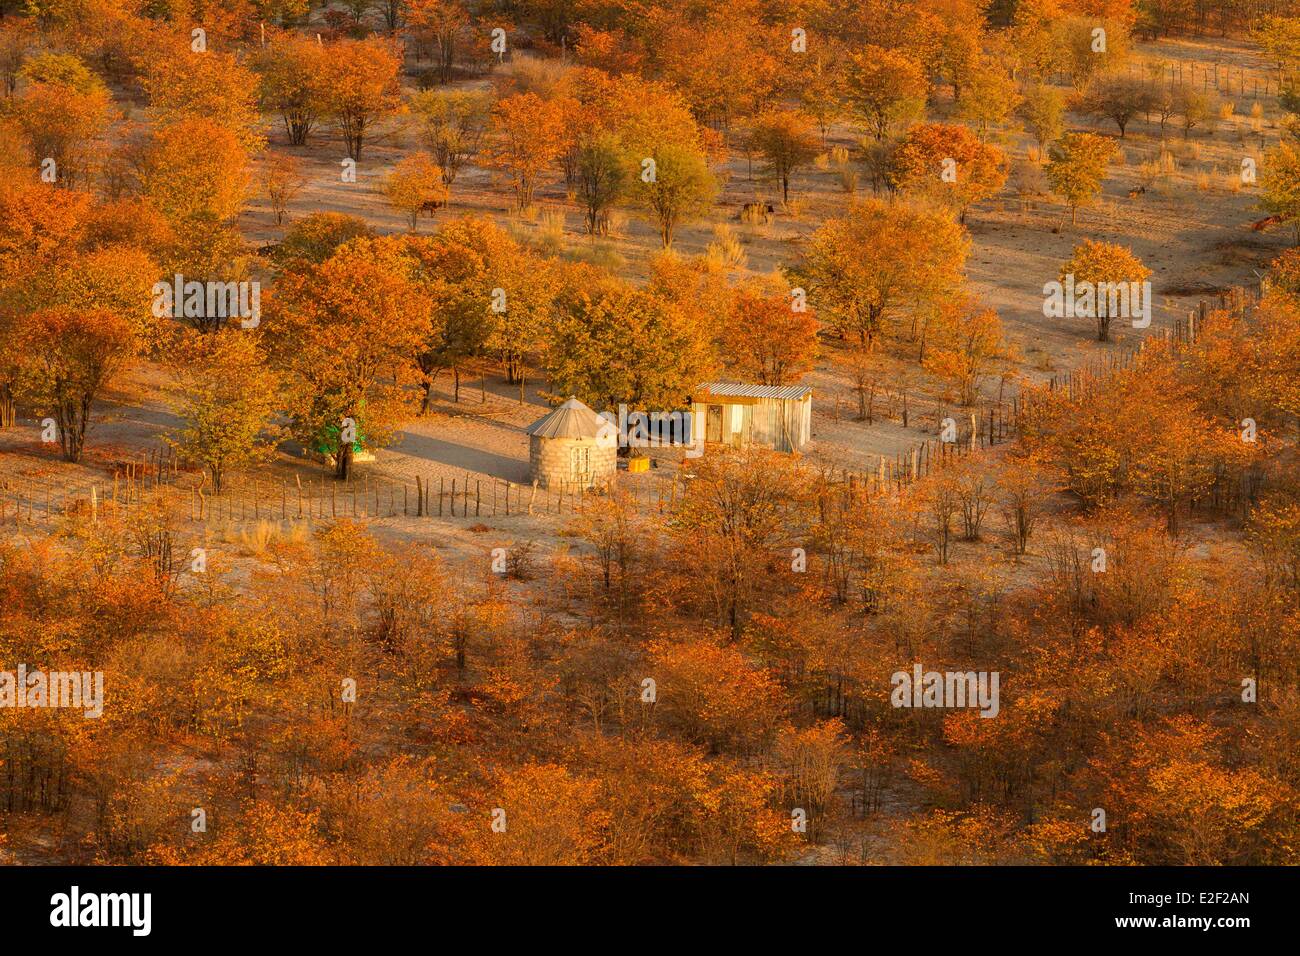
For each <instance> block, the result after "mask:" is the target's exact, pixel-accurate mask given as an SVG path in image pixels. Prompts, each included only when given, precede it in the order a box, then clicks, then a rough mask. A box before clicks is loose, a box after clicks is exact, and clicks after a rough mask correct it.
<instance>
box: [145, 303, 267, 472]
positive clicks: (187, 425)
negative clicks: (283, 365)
mask: <svg viewBox="0 0 1300 956" xmlns="http://www.w3.org/2000/svg"><path fill="white" fill-rule="evenodd" d="M186 346H187V347H186V349H185V359H184V361H183V362H182V363H181V364H179V365H178V366H177V367H176V369H175V375H176V378H177V381H178V383H179V384H180V386H181V391H180V394H181V396H182V398H181V401H180V403H179V404H178V407H177V409H176V414H177V416H178V417H179V418H180V420H181V423H182V424H181V428H180V429H178V430H177V432H176V435H175V437H174V438H172V439H171V442H172V444H173V447H175V448H176V450H177V451H178V452H180V453H181V454H182V455H184V456H185V458H186V459H187V460H189V461H194V462H198V463H200V464H201V465H202V466H203V467H204V468H205V469H206V470H207V474H208V477H209V478H210V479H211V481H212V485H211V487H212V492H213V493H214V494H221V491H222V486H223V484H224V482H225V479H226V476H227V474H229V473H230V472H232V471H236V470H238V469H239V468H242V467H245V466H247V465H250V464H253V463H255V462H257V461H261V460H263V459H265V458H266V457H267V456H268V455H269V453H270V452H271V451H272V450H273V448H274V444H273V443H272V442H271V441H270V440H269V436H272V435H274V429H273V428H272V427H270V426H271V420H272V418H273V417H274V415H275V413H276V411H277V405H278V402H279V380H278V377H277V376H276V374H275V372H274V371H273V370H272V369H271V368H270V367H269V366H268V365H267V363H266V359H265V355H264V353H263V352H262V349H261V348H260V346H259V343H258V336H257V335H256V334H255V333H251V332H248V331H245V330H242V329H240V330H229V331H226V332H223V333H220V334H217V335H210V336H200V337H198V339H197V340H195V339H192V340H190V341H189V342H187V343H186Z"/></svg>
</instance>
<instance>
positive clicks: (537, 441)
mask: <svg viewBox="0 0 1300 956" xmlns="http://www.w3.org/2000/svg"><path fill="white" fill-rule="evenodd" d="M526 431H527V432H528V436H529V438H528V464H529V477H531V478H532V480H533V481H535V482H537V484H538V485H540V486H541V487H543V488H555V489H563V490H569V491H576V490H578V489H579V488H592V487H595V486H598V485H604V484H607V483H608V482H609V481H610V480H611V479H612V478H613V477H614V475H615V473H616V472H617V470H618V430H617V429H616V428H615V427H614V425H613V424H612V423H610V422H609V421H607V420H606V419H604V418H601V417H600V416H599V415H597V414H596V413H595V412H593V411H592V410H591V409H590V408H588V407H587V406H586V405H584V404H583V403H582V402H580V401H578V400H577V399H576V398H570V399H569V400H568V401H567V402H565V403H564V404H563V405H560V406H559V407H558V408H555V409H553V410H552V411H551V412H550V413H548V414H547V415H545V416H543V417H542V418H540V419H538V420H537V421H535V422H533V423H532V424H531V425H529V426H528V428H527V429H526Z"/></svg>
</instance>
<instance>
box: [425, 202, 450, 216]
mask: <svg viewBox="0 0 1300 956" xmlns="http://www.w3.org/2000/svg"><path fill="white" fill-rule="evenodd" d="M445 205H447V201H446V200H445V199H430V200H429V201H428V202H427V203H425V204H424V205H423V206H421V207H420V212H427V213H428V214H429V218H430V219H432V218H433V212H434V210H435V209H441V208H442V207H443V206H445Z"/></svg>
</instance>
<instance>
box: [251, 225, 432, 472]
mask: <svg viewBox="0 0 1300 956" xmlns="http://www.w3.org/2000/svg"><path fill="white" fill-rule="evenodd" d="M429 322H430V306H429V303H428V300H427V299H426V298H424V297H423V296H421V295H420V292H419V290H418V288H417V287H416V286H415V284H414V281H413V275H412V269H411V266H410V264H409V263H408V262H407V261H406V260H405V258H404V257H403V255H402V252H401V249H400V246H399V245H398V244H397V241H396V240H383V239H356V240H353V241H352V242H349V243H346V244H345V245H343V246H342V247H340V248H339V249H338V250H337V251H336V252H335V253H334V254H333V255H332V256H330V257H329V258H328V259H326V260H325V261H324V262H321V263H320V264H319V265H311V266H308V267H306V268H305V269H303V270H301V271H298V272H293V273H290V274H288V275H286V276H283V277H282V278H281V280H280V282H279V283H278V284H277V288H276V296H275V300H274V309H273V310H272V314H271V315H270V316H268V333H269V334H270V335H271V336H272V356H273V359H274V361H275V363H276V364H277V366H278V367H279V368H280V369H281V370H282V371H283V373H284V375H285V380H286V385H287V386H288V391H287V395H288V401H289V411H290V416H291V422H292V426H291V427H292V430H293V433H294V436H295V437H296V438H297V439H298V440H299V441H300V442H301V443H302V444H303V445H304V447H306V448H309V449H312V450H315V451H319V452H321V453H323V454H326V455H329V456H332V457H333V459H334V465H335V471H336V474H337V475H338V477H339V478H344V479H345V478H347V477H348V475H349V473H350V471H351V467H352V458H353V453H354V451H355V449H356V447H358V445H359V444H361V442H362V441H364V443H365V444H366V445H368V446H370V447H377V446H380V445H382V444H384V443H385V442H386V441H388V440H389V439H390V437H391V435H392V432H393V429H394V427H395V425H396V424H397V422H398V421H400V418H401V415H402V413H403V407H404V402H403V397H402V392H401V388H400V383H399V382H398V381H397V380H395V379H394V377H393V372H394V370H395V369H396V370H400V369H402V368H408V367H409V363H410V361H411V356H413V355H415V354H416V352H417V350H418V348H419V346H420V344H421V343H422V342H423V341H424V339H425V336H426V328H427V326H428V324H429ZM348 434H354V435H355V438H354V440H353V441H347V440H345V438H344V436H345V435H348Z"/></svg>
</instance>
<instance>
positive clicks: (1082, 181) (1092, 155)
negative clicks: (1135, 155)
mask: <svg viewBox="0 0 1300 956" xmlns="http://www.w3.org/2000/svg"><path fill="white" fill-rule="evenodd" d="M1116 148H1117V147H1116V146H1115V141H1114V140H1113V139H1109V138H1108V137H1105V136H1097V135H1096V134H1094V133H1066V134H1065V135H1064V136H1062V137H1061V138H1060V139H1059V140H1057V141H1056V143H1054V144H1053V145H1052V147H1051V148H1050V149H1049V150H1048V157H1049V159H1048V162H1047V167H1046V169H1047V181H1048V183H1049V184H1050V185H1051V188H1052V192H1054V193H1055V194H1056V195H1057V196H1059V197H1060V199H1061V201H1062V202H1064V203H1065V205H1066V206H1068V207H1069V209H1070V221H1071V222H1074V223H1077V222H1078V221H1079V209H1080V207H1083V206H1089V205H1091V204H1092V203H1093V202H1095V201H1096V198H1097V194H1098V193H1100V192H1101V184H1102V181H1103V180H1104V179H1105V178H1106V167H1107V166H1108V165H1109V164H1110V160H1111V157H1113V156H1114V155H1115V150H1116Z"/></svg>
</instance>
